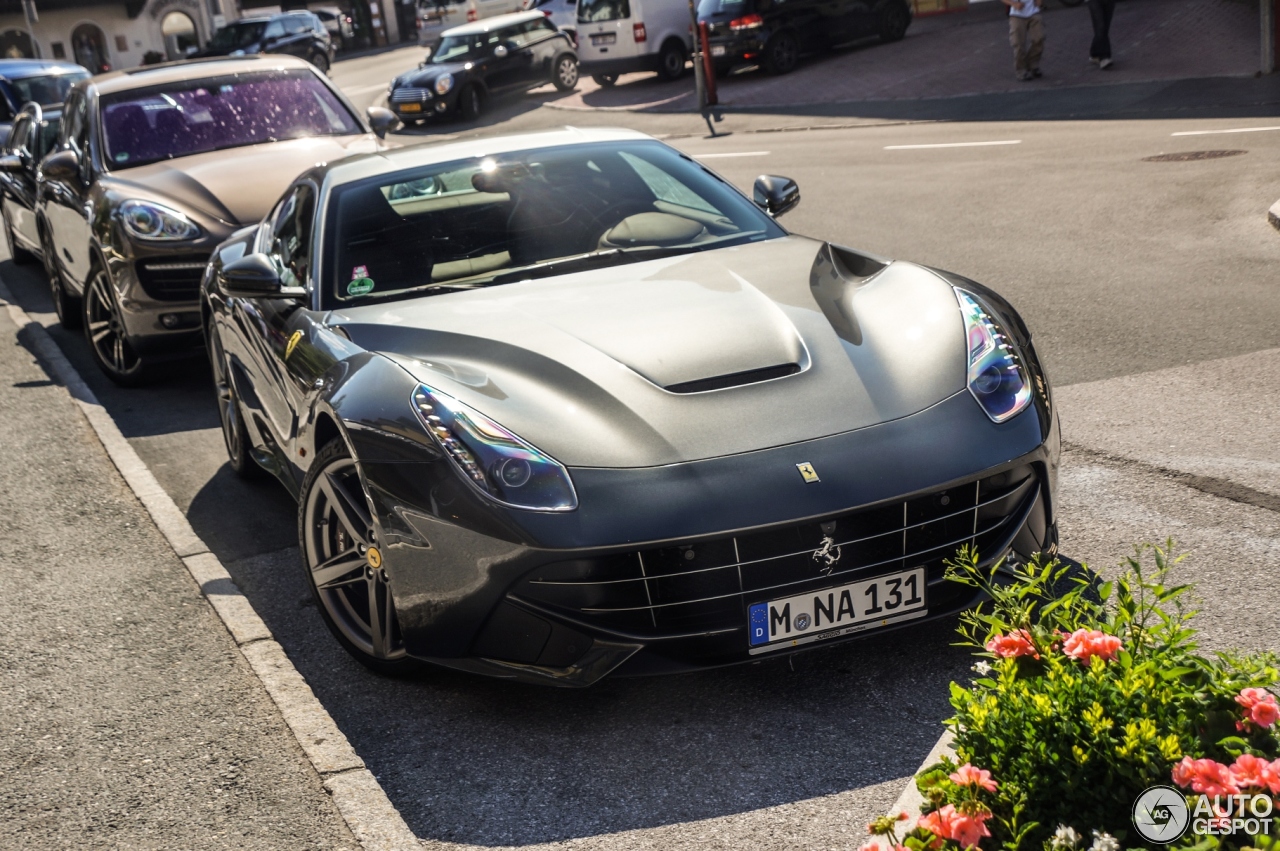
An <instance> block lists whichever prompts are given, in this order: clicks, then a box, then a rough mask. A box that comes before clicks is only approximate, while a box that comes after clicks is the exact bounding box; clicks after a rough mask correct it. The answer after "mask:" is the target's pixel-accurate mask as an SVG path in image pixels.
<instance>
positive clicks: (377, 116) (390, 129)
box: [365, 106, 404, 139]
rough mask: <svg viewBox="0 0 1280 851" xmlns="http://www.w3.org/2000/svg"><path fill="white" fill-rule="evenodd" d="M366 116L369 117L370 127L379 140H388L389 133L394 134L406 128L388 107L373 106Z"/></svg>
mask: <svg viewBox="0 0 1280 851" xmlns="http://www.w3.org/2000/svg"><path fill="white" fill-rule="evenodd" d="M365 114H366V115H368V116H369V127H370V128H371V129H372V130H373V132H374V134H375V135H376V136H377V137H378V138H379V139H385V138H387V134H388V133H394V132H396V131H397V130H399V129H400V128H401V127H403V126H404V122H403V121H401V120H400V118H399V116H397V115H396V114H395V113H394V112H392V111H391V110H389V109H387V108H386V107H382V106H371V107H369V109H368V110H367V111H366V113H365Z"/></svg>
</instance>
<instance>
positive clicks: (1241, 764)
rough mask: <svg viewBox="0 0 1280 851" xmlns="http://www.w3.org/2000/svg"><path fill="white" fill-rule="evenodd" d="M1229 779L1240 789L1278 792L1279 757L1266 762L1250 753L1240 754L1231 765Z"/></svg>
mask: <svg viewBox="0 0 1280 851" xmlns="http://www.w3.org/2000/svg"><path fill="white" fill-rule="evenodd" d="M1231 779H1232V780H1233V781H1234V783H1235V785H1236V786H1238V787H1240V788H1241V789H1259V790H1263V789H1265V790H1269V791H1270V792H1271V793H1272V794H1280V759H1277V760H1276V761H1275V762H1267V761H1266V760H1265V759H1258V758H1257V757H1256V756H1253V755H1252V754H1247V753H1246V754H1241V755H1240V756H1238V757H1237V758H1236V761H1235V762H1234V763H1232V765H1231Z"/></svg>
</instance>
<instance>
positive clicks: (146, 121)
mask: <svg viewBox="0 0 1280 851" xmlns="http://www.w3.org/2000/svg"><path fill="white" fill-rule="evenodd" d="M100 109H101V114H102V136H103V142H104V147H105V149H106V159H107V162H108V164H109V167H110V168H113V169H121V168H131V167H133V166H138V165H145V164H146V163H150V162H155V161H156V160H163V159H173V158H176V157H185V156H189V155H191V154H199V153H204V152H205V151H218V150H223V149H226V148H238V147H242V146H245V145H258V144H261V143H263V142H278V141H280V140H282V139H298V138H303V137H307V136H345V135H351V134H356V133H360V132H362V128H361V126H360V123H359V121H358V120H357V119H356V117H355V116H354V115H352V114H351V112H350V110H348V109H347V107H346V106H344V105H343V103H342V101H340V100H339V99H338V97H337V96H336V95H335V94H334V93H333V92H332V91H331V90H330V89H329V87H328V86H326V85H325V84H324V83H322V82H321V81H320V79H319V78H318V77H317V76H316V74H315V73H314V72H312V71H309V70H305V69H299V70H297V71H269V72H265V73H264V72H258V73H253V74H234V75H226V76H220V77H209V78H205V79H203V80H189V81H185V82H181V83H174V84H172V85H167V86H155V87H152V88H147V89H136V90H134V91H129V92H121V93H119V94H114V95H109V96H106V97H103V98H102V99H101V106H100Z"/></svg>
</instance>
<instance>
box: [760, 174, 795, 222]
mask: <svg viewBox="0 0 1280 851" xmlns="http://www.w3.org/2000/svg"><path fill="white" fill-rule="evenodd" d="M751 196H752V199H753V200H754V201H755V202H756V204H757V205H758V206H759V207H760V209H762V210H764V211H765V212H766V213H768V214H769V215H771V216H773V217H774V218H775V219H776V218H777V217H778V216H781V215H782V214H783V213H785V212H787V211H788V210H790V209H791V208H792V207H794V206H795V205H796V204H799V203H800V187H799V186H797V185H796V182H795V181H794V180H792V179H791V178H789V177H778V176H777V175H773V174H762V175H760V176H759V177H757V178H756V185H755V186H754V187H753V189H752V192H751Z"/></svg>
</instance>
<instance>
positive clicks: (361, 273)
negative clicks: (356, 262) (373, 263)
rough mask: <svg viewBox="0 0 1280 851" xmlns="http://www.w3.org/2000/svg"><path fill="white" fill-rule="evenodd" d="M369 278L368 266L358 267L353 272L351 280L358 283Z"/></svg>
mask: <svg viewBox="0 0 1280 851" xmlns="http://www.w3.org/2000/svg"><path fill="white" fill-rule="evenodd" d="M367 277H369V267H368V266H357V267H355V268H354V269H352V270H351V280H353V281H358V280H360V279H361V278H367Z"/></svg>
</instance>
